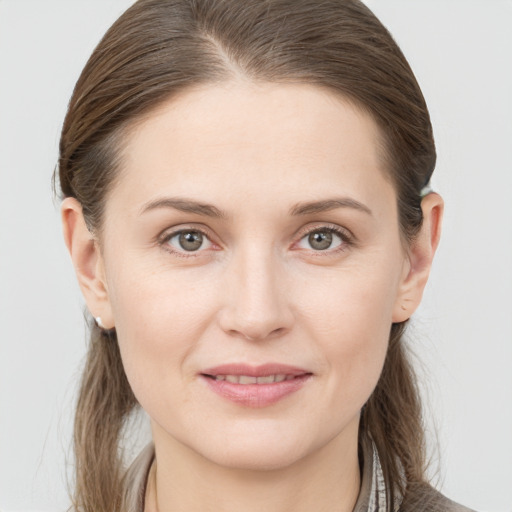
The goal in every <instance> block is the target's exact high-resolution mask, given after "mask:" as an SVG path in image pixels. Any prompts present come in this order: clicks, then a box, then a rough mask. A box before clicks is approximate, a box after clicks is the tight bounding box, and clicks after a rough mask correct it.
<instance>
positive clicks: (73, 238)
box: [61, 197, 114, 329]
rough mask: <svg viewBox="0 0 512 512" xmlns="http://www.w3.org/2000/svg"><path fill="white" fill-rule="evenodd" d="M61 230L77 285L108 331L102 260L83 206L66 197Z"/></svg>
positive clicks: (110, 321)
mask: <svg viewBox="0 0 512 512" xmlns="http://www.w3.org/2000/svg"><path fill="white" fill-rule="evenodd" d="M61 217H62V230H63V232H64V241H65V242H66V246H67V248H68V251H69V254H70V255H71V260H72V262H73V266H74V267H75V273H76V276H77V279H78V284H79V285H80V289H81V290H82V294H83V296H84V298H85V302H86V304H87V308H88V309H89V311H90V312H91V314H92V316H93V317H95V318H96V317H101V323H102V326H103V327H104V328H105V329H112V328H113V327H114V319H113V315H112V308H111V306H110V300H109V295H108V289H107V286H106V279H105V268H104V263H103V257H102V255H101V251H100V247H99V244H98V241H97V239H96V238H95V237H94V236H93V235H92V233H91V232H90V231H89V229H88V228H87V225H86V224H85V220H84V216H83V213H82V205H81V204H80V203H79V202H78V201H77V200H76V199H75V198H74V197H67V198H66V199H64V201H62V206H61Z"/></svg>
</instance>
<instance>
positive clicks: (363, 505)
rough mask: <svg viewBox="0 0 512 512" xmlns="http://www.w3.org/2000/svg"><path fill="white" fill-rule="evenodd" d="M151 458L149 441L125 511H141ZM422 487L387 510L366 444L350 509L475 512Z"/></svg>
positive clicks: (133, 471)
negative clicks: (358, 488) (416, 494)
mask: <svg viewBox="0 0 512 512" xmlns="http://www.w3.org/2000/svg"><path fill="white" fill-rule="evenodd" d="M154 458H155V451H154V447H153V445H152V444H149V445H148V446H146V448H145V449H144V450H143V451H142V452H141V453H140V454H139V456H138V457H137V458H136V459H135V461H134V462H133V464H132V465H131V466H130V468H129V470H128V472H127V474H126V477H125V490H126V491H125V502H124V508H123V510H125V511H126V512H144V497H145V494H146V482H147V477H148V474H149V470H150V468H151V464H152V463H153V460H154ZM422 490H423V491H424V492H423V493H422V496H423V497H422V499H421V503H418V501H417V500H416V501H413V499H412V498H408V497H407V496H406V497H405V498H404V499H403V500H402V499H400V500H398V502H397V503H396V505H395V507H394V510H393V511H390V510H388V509H387V508H386V489H385V485H384V479H383V477H382V470H381V467H380V461H379V458H378V455H377V451H376V450H375V447H374V446H373V445H372V444H368V446H367V447H365V450H364V464H363V475H362V479H361V491H360V493H359V498H358V500H357V503H356V506H355V508H354V511H353V512H474V511H472V510H470V509H469V508H466V507H463V506H462V505H458V504H457V503H454V502H453V501H450V500H449V499H448V498H445V497H444V496H443V495H442V494H440V493H439V492H437V491H436V490H435V489H433V488H432V487H430V486H425V487H424V488H423V489H422ZM191 512H196V511H191ZM197 512H200V511H197ZM312 512H315V511H312Z"/></svg>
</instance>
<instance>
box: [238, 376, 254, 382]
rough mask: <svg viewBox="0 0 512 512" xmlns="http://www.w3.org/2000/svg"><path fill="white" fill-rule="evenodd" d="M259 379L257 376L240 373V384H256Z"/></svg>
mask: <svg viewBox="0 0 512 512" xmlns="http://www.w3.org/2000/svg"><path fill="white" fill-rule="evenodd" d="M257 382H258V379H257V378H256V377H248V376H247V375H240V377H239V380H238V384H256V383H257Z"/></svg>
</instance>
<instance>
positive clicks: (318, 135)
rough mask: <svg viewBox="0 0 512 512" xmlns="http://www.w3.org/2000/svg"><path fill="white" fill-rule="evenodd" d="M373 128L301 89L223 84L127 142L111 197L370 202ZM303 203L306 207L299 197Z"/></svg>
mask: <svg viewBox="0 0 512 512" xmlns="http://www.w3.org/2000/svg"><path fill="white" fill-rule="evenodd" d="M380 148H381V137H380V132H379V128H378V127H377V125H376V123H375V122H374V121H373V119H372V118H371V117H370V116H369V115H368V114H366V113H365V112H363V111H362V110H360V109H358V108H357V107H355V106H354V105H353V104H352V103H351V102H349V101H348V100H347V99H344V98H343V97H341V96H339V95H337V94H335V93H333V92H331V91H329V90H326V89H323V88H319V87H314V86H311V85H302V84H268V83H264V84H253V83H228V84H221V85H215V86H212V85H209V86H203V87H200V88H196V89H192V90H188V91H185V92H183V93H181V94H180V95H179V96H177V97H174V98H173V99H171V100H169V101H168V102H166V103H164V104H163V105H162V106H160V107H159V108H158V109H157V110H156V111H154V112H153V113H151V114H150V115H148V116H146V117H145V118H144V119H143V120H142V121H141V122H139V123H138V124H137V125H136V126H135V127H134V128H133V129H132V130H131V131H130V132H129V133H128V135H127V137H126V139H125V144H124V150H123V155H122V165H121V169H120V176H119V179H118V180H117V185H116V187H115V188H116V189H117V190H115V191H114V192H115V193H114V194H113V196H116V195H118V196H119V195H121V196H123V197H124V199H125V200H126V201H128V202H130V203H132V204H135V203H140V202H141V201H144V200H148V199H151V197H150V196H155V195H158V194H167V193H172V195H173V196H175V195H180V194H182V195H186V196H187V197H192V196H194V195H201V196H204V195H207V196H208V200H209V202H221V203H226V202H228V201H229V200H230V198H231V199H233V198H235V197H239V196H240V194H244V195H246V196H247V195H248V196H250V197H255V196H258V195H259V196H262V197H268V196H269V195H270V196H271V195H274V196H276V197H277V196H279V198H280V201H282V202H286V201H287V200H289V202H290V203H291V202H294V201H303V200H307V199H315V198H317V197H316V196H325V195H326V194H327V195H329V194H330V195H332V190H333V188H335V189H336V188H337V189H339V190H337V192H339V193H343V194H349V195H353V196H359V199H361V200H366V201H368V200H370V199H371V196H373V195H375V193H376V192H379V191H381V190H382V187H383V186H386V187H387V188H388V193H389V192H390V193H391V195H390V198H391V199H392V197H393V190H392V187H390V185H389V183H388V182H387V181H388V180H387V179H386V175H385V172H384V170H383V159H382V158H381V154H380ZM304 195H308V196H311V197H303V196H304Z"/></svg>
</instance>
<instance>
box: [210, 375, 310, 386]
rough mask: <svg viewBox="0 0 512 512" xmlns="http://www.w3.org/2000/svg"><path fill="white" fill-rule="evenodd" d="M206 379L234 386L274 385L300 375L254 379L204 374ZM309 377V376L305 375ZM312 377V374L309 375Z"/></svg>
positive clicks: (267, 376) (251, 377) (247, 376)
mask: <svg viewBox="0 0 512 512" xmlns="http://www.w3.org/2000/svg"><path fill="white" fill-rule="evenodd" d="M203 375H204V376H205V377H207V378H210V379H214V380H217V381H219V380H225V381H227V382H231V383H232V384H242V385H247V384H273V383H274V382H283V381H285V380H293V379H296V378H297V377H300V375H285V374H284V373H278V374H275V375H265V376H264V377H253V376H252V375H208V374H203ZM304 375H307V374H304ZM309 375H311V374H309Z"/></svg>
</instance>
